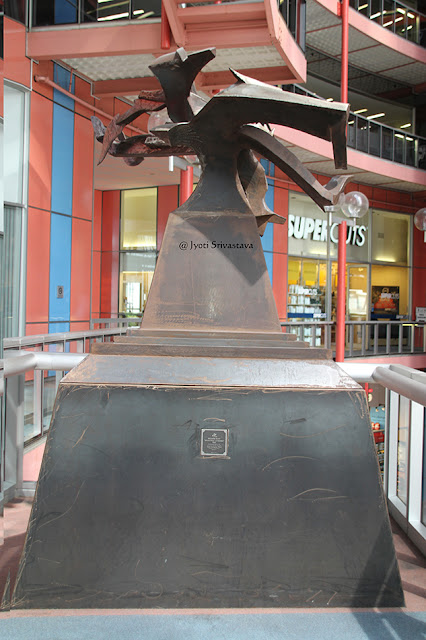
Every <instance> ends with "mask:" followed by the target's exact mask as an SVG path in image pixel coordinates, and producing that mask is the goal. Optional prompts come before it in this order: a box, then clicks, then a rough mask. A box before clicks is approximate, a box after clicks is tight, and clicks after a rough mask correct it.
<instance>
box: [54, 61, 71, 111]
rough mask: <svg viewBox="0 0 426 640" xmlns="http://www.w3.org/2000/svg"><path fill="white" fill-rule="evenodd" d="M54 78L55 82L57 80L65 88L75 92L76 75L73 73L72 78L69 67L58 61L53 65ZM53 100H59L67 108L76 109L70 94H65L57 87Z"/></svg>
mask: <svg viewBox="0 0 426 640" xmlns="http://www.w3.org/2000/svg"><path fill="white" fill-rule="evenodd" d="M53 80H54V82H56V84H58V85H59V86H60V87H62V88H63V89H66V90H67V91H69V92H70V93H74V89H75V76H74V75H73V77H72V79H71V72H70V71H68V69H64V68H63V67H61V66H60V65H59V64H57V63H56V62H55V64H54V66H53ZM70 80H71V86H70ZM53 101H54V102H57V103H58V104H61V105H62V106H64V107H67V109H71V111H73V110H74V100H73V99H72V98H70V97H69V96H66V95H64V94H63V93H61V92H60V91H58V90H57V89H54V90H53Z"/></svg>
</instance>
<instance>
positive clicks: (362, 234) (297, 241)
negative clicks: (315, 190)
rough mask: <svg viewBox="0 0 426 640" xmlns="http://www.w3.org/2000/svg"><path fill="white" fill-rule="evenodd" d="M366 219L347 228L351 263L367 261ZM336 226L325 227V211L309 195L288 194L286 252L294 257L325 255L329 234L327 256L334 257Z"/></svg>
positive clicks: (326, 218) (326, 221)
mask: <svg viewBox="0 0 426 640" xmlns="http://www.w3.org/2000/svg"><path fill="white" fill-rule="evenodd" d="M368 218H369V215H368V214H366V215H365V216H364V217H363V218H361V219H359V220H355V223H356V224H355V225H354V226H349V225H348V227H347V236H346V258H347V260H349V261H351V262H358V261H359V262H367V261H368ZM338 234H339V225H338V223H337V222H333V223H332V224H331V226H330V229H329V226H328V213H325V212H324V211H322V209H320V208H319V207H318V206H317V205H316V204H315V203H314V202H312V200H311V199H310V198H308V197H307V196H305V195H303V194H299V193H290V196H289V216H288V251H289V253H290V254H292V255H297V256H324V257H326V256H327V238H328V235H330V247H329V257H330V258H336V257H337V243H338Z"/></svg>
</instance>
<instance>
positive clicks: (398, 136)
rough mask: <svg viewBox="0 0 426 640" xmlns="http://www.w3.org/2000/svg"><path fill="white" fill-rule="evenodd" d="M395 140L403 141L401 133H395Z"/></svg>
mask: <svg viewBox="0 0 426 640" xmlns="http://www.w3.org/2000/svg"><path fill="white" fill-rule="evenodd" d="M395 138H400V139H401V140H404V136H403V135H402V134H401V133H395Z"/></svg>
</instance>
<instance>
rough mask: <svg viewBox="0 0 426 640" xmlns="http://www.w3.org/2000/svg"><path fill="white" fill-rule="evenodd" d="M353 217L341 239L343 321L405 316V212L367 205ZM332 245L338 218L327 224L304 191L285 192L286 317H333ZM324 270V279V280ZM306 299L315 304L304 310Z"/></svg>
mask: <svg viewBox="0 0 426 640" xmlns="http://www.w3.org/2000/svg"><path fill="white" fill-rule="evenodd" d="M355 222H356V224H355V225H354V226H349V225H348V231H347V239H346V261H347V267H346V292H347V298H346V313H347V318H348V320H351V321H354V322H356V321H359V322H362V321H366V320H401V319H405V318H409V308H410V299H409V286H410V268H409V265H410V224H411V219H410V216H408V215H405V214H401V213H393V212H390V211H379V210H372V211H371V212H369V213H367V214H366V215H365V216H364V218H361V219H357V220H355ZM370 229H371V230H372V231H371V243H370V242H369V233H370V231H369V230H370ZM337 248H338V223H337V222H333V223H332V224H331V226H329V225H328V214H326V213H324V212H323V211H321V209H319V207H317V206H316V205H315V204H314V203H313V202H312V201H311V200H310V199H309V198H308V197H307V196H305V195H304V194H299V193H291V192H290V194H289V215H288V252H289V259H288V300H287V308H288V318H289V319H294V320H296V321H298V320H304V319H306V320H309V319H311V318H317V319H320V318H321V319H329V320H335V319H336V306H337V262H336V259H337ZM290 256H291V257H290ZM378 263H380V264H378ZM328 272H329V273H330V279H329V281H328V282H329V284H328V282H327V284H326V281H327V277H326V274H327V273H328ZM313 283H315V284H313ZM312 289H315V294H313V293H312ZM314 295H315V296H317V297H314ZM305 298H309V301H308V300H305ZM312 302H313V303H314V307H316V306H319V307H320V309H319V310H318V309H316V308H314V309H313V310H310V309H309V308H308V304H312ZM312 311H313V312H312ZM392 331H393V329H392ZM395 331H398V328H397V327H396V328H395ZM379 337H380V336H379Z"/></svg>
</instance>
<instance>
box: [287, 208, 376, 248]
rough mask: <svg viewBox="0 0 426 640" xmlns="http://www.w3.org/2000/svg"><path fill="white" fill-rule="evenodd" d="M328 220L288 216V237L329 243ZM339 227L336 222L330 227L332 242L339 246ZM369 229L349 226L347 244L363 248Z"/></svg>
mask: <svg viewBox="0 0 426 640" xmlns="http://www.w3.org/2000/svg"><path fill="white" fill-rule="evenodd" d="M327 227H328V225H327V220H318V219H316V220H314V219H313V218H305V217H304V216H294V215H292V214H290V215H289V216H288V237H289V238H296V239H297V240H302V239H303V240H308V239H310V240H315V241H316V242H327ZM337 227H338V224H337V223H336V222H334V223H333V224H332V225H331V227H330V240H331V242H334V244H337V241H338V237H337V235H338V234H337ZM366 231H367V227H365V226H364V225H358V224H355V225H354V226H353V227H349V226H348V234H347V237H346V244H352V245H357V246H358V247H362V246H363V245H364V243H365V233H366Z"/></svg>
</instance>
